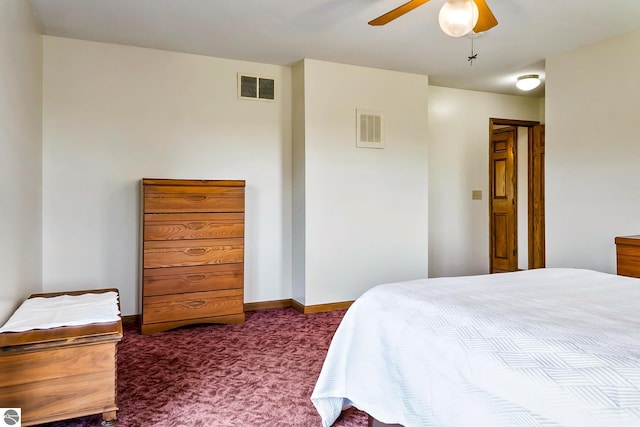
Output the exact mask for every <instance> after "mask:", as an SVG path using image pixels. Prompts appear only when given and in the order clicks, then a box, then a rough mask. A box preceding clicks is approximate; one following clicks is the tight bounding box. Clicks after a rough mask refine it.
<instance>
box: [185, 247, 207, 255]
mask: <svg viewBox="0 0 640 427" xmlns="http://www.w3.org/2000/svg"><path fill="white" fill-rule="evenodd" d="M206 252H207V250H206V249H205V248H191V249H187V250H185V251H184V253H185V254H187V255H202V254H204V253H206Z"/></svg>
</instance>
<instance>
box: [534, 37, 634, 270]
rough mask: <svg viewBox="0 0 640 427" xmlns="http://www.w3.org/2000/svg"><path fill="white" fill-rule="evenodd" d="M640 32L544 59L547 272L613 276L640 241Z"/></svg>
mask: <svg viewBox="0 0 640 427" xmlns="http://www.w3.org/2000/svg"><path fill="white" fill-rule="evenodd" d="M639 51H640V30H638V31H634V32H632V33H628V34H626V35H623V36H620V37H616V38H613V39H610V40H607V41H603V42H600V43H598V44H594V45H592V46H587V47H584V48H582V49H577V50H574V51H571V52H568V53H565V54H561V55H557V56H554V57H551V58H547V62H546V76H547V79H546V91H547V96H546V148H545V157H546V231H547V237H546V238H547V265H548V266H550V267H557V266H563V267H585V268H591V269H594V270H599V271H604V272H615V245H614V238H615V236H620V235H631V234H640V175H639V170H640V120H639V116H638V111H639V110H640V85H638V81H637V79H638V75H639V74H640V56H638V55H637V52H639Z"/></svg>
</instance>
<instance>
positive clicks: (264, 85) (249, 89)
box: [238, 74, 276, 101]
mask: <svg viewBox="0 0 640 427" xmlns="http://www.w3.org/2000/svg"><path fill="white" fill-rule="evenodd" d="M238 98H242V99H259V100H264V101H275V99H276V81H275V80H274V79H270V78H265V77H257V76H250V75H247V74H238Z"/></svg>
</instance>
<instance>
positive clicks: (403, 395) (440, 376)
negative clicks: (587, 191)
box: [311, 268, 640, 427]
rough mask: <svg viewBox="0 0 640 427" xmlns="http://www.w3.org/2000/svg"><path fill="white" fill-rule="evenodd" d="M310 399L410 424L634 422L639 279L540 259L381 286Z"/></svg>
mask: <svg viewBox="0 0 640 427" xmlns="http://www.w3.org/2000/svg"><path fill="white" fill-rule="evenodd" d="M311 400H312V402H313V404H314V406H315V407H316V409H317V410H318V412H319V414H320V416H321V417H322V424H323V426H324V427H329V426H331V425H332V424H333V423H334V421H335V420H336V419H337V417H338V416H339V415H340V413H341V411H342V410H344V409H346V408H348V407H350V406H354V407H356V408H358V409H360V410H362V411H365V412H366V413H368V414H369V416H370V417H372V419H374V420H376V422H380V423H385V424H400V425H403V426H405V427H413V426H421V427H422V426H492V427H493V426H546V427H548V426H580V427H585V426H614V425H615V426H639V425H640V279H635V278H630V277H623V276H616V275H612V274H606V273H599V272H595V271H590V270H582V269H558V268H547V269H537V270H529V271H521V272H514V273H502V274H494V275H482V276H467V277H450V278H437V279H422V280H415V281H408V282H399V283H391V284H386V285H380V286H377V287H375V288H373V289H371V290H369V291H368V292H366V293H365V294H363V295H362V296H361V297H360V298H359V299H358V300H356V301H355V302H354V304H353V305H352V306H351V307H350V308H349V310H348V311H347V313H346V314H345V316H344V318H343V320H342V322H341V324H340V326H339V327H338V329H337V330H336V333H335V335H334V337H333V340H332V342H331V345H330V347H329V350H328V352H327V355H326V358H325V361H324V364H323V367H322V371H321V373H320V376H319V377H318V380H317V382H316V385H315V388H314V391H313V393H312V396H311Z"/></svg>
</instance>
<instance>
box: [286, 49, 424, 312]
mask: <svg viewBox="0 0 640 427" xmlns="http://www.w3.org/2000/svg"><path fill="white" fill-rule="evenodd" d="M296 73H297V74H300V73H302V74H303V80H304V83H303V84H304V128H303V135H304V140H301V139H300V136H301V135H300V134H299V133H297V132H294V133H295V135H296V136H297V139H296V141H295V142H294V145H295V146H296V147H297V148H296V150H297V153H299V154H298V155H295V156H294V157H295V158H296V161H298V159H299V158H303V161H304V170H303V171H298V172H297V173H296V174H295V176H296V179H297V180H301V179H304V181H303V182H302V181H297V182H296V183H295V184H294V187H295V186H299V185H303V186H304V191H301V192H297V191H296V193H295V194H296V198H300V197H303V198H304V209H302V208H299V209H296V210H295V214H296V215H304V219H303V220H301V221H300V223H301V224H302V223H304V233H305V235H304V251H305V253H304V256H300V257H298V258H297V259H296V261H295V262H296V263H300V262H303V263H304V265H303V266H300V265H296V266H295V267H294V269H297V271H299V272H301V275H303V276H304V280H305V283H304V285H303V286H304V294H305V295H304V301H299V302H301V303H303V304H305V305H316V304H323V303H330V302H336V301H348V300H353V299H355V298H357V297H359V296H360V295H361V294H362V293H363V292H364V291H366V290H368V289H369V288H371V287H373V286H375V285H377V284H381V283H385V282H391V281H400V280H408V279H413V278H417V277H424V276H425V275H426V273H427V256H428V255H427V239H428V234H427V224H428V218H427V217H428V208H427V196H428V195H427V189H428V186H427V175H428V171H427V91H428V77H427V76H423V75H415V74H406V73H399V72H393V71H386V70H378V69H371V68H363V67H355V66H349V65H342V64H335V63H329V62H323V61H316V60H308V59H305V60H304V64H303V65H299V66H298V67H297V68H296ZM297 78H300V76H298V77H297ZM297 86H298V85H297ZM358 108H360V109H368V110H375V111H380V112H382V114H383V118H384V136H385V148H384V149H366V148H356V141H355V140H356V109H358ZM300 144H303V146H300ZM299 156H302V157H299ZM297 167H298V166H296V168H297ZM294 204H296V201H294ZM296 206H297V205H296ZM298 237H299V236H294V240H296V239H297V238H298ZM296 280H300V278H299V276H298V275H296ZM298 288H302V285H301V284H300V283H296V284H294V289H298ZM296 295H298V292H296Z"/></svg>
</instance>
